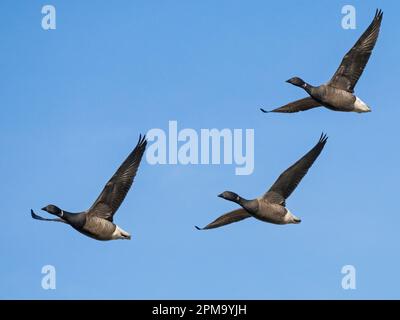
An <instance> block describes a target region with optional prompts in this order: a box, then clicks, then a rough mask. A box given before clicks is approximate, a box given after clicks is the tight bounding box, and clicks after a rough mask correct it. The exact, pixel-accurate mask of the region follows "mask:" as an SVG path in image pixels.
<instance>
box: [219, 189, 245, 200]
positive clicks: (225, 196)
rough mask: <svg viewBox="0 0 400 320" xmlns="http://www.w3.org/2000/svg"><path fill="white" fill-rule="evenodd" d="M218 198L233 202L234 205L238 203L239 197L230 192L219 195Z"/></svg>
mask: <svg viewBox="0 0 400 320" xmlns="http://www.w3.org/2000/svg"><path fill="white" fill-rule="evenodd" d="M218 197H220V198H222V199H225V200H229V201H233V202H236V203H238V202H239V201H240V196H239V195H237V194H236V193H234V192H231V191H224V192H222V193H221V194H219V195H218Z"/></svg>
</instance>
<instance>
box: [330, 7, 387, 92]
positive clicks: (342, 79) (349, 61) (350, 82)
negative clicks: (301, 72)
mask: <svg viewBox="0 0 400 320" xmlns="http://www.w3.org/2000/svg"><path fill="white" fill-rule="evenodd" d="M382 18H383V12H382V10H376V12H375V17H374V20H372V22H371V24H370V25H369V27H368V28H367V30H365V32H364V33H363V34H362V35H361V37H360V38H359V39H358V41H357V42H356V44H355V45H354V46H353V48H351V49H350V51H349V52H347V54H346V55H345V56H344V58H343V60H342V62H341V64H340V66H339V68H338V69H337V70H336V72H335V74H334V75H333V77H332V79H331V80H330V81H329V83H328V84H329V85H331V86H332V87H335V88H338V89H342V90H346V91H348V92H351V93H352V92H353V91H354V87H355V85H356V84H357V81H358V79H359V78H360V77H361V74H362V73H363V71H364V68H365V66H366V64H367V62H368V60H369V57H370V56H371V53H372V50H373V49H374V46H375V43H376V40H377V39H378V35H379V29H380V26H381V22H382Z"/></svg>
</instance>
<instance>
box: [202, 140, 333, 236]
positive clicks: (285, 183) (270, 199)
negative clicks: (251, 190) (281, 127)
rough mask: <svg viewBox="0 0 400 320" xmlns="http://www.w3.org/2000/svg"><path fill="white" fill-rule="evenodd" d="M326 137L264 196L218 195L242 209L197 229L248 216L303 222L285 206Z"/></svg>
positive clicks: (212, 226)
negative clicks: (249, 198) (246, 197)
mask: <svg viewBox="0 0 400 320" xmlns="http://www.w3.org/2000/svg"><path fill="white" fill-rule="evenodd" d="M327 139H328V138H327V136H326V135H325V134H322V135H321V137H320V139H319V141H318V143H317V144H316V145H315V146H314V148H312V149H311V150H310V151H309V152H308V153H307V154H306V155H305V156H303V157H302V158H301V159H300V160H298V161H297V162H296V163H295V164H293V165H292V166H291V167H290V168H288V169H287V170H286V171H284V172H283V173H282V174H281V175H280V176H279V178H278V179H277V180H276V181H275V183H274V184H273V185H272V187H271V188H270V189H269V190H268V191H267V192H266V193H265V194H264V195H262V196H261V197H259V198H256V199H253V200H246V199H244V198H242V197H241V196H239V195H237V194H236V193H234V192H231V191H225V192H223V193H221V194H220V195H218V197H221V198H223V199H225V200H229V201H233V202H235V203H237V204H239V205H240V206H241V207H242V208H240V209H236V210H234V211H231V212H229V213H227V214H224V215H222V216H220V217H219V218H218V219H216V220H214V221H213V222H211V223H210V224H208V225H207V226H205V227H204V228H199V227H197V226H196V229H198V230H205V229H213V228H218V227H221V226H224V225H226V224H229V223H232V222H237V221H240V220H243V219H246V218H249V217H254V218H257V219H259V220H261V221H265V222H270V223H274V224H288V223H295V224H297V223H300V222H301V220H300V219H299V218H298V217H296V216H295V215H293V214H292V213H291V212H290V211H289V209H287V208H286V203H285V201H286V199H287V198H288V197H289V196H290V194H291V193H292V192H293V191H294V189H296V187H297V185H298V184H299V183H300V181H301V179H302V178H303V177H304V176H305V175H306V173H307V171H308V169H310V167H311V166H312V165H313V163H314V161H315V160H316V159H317V157H318V156H319V154H320V153H321V151H322V149H323V148H324V146H325V143H326V140H327Z"/></svg>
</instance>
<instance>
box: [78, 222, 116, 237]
mask: <svg viewBox="0 0 400 320" xmlns="http://www.w3.org/2000/svg"><path fill="white" fill-rule="evenodd" d="M116 228H117V227H116V225H115V224H114V223H112V222H110V221H108V220H105V219H102V218H97V217H91V218H89V219H86V223H85V224H84V226H83V227H82V228H80V229H77V230H78V231H79V232H81V233H83V234H84V235H86V236H88V237H90V238H93V239H96V240H102V241H106V240H113V239H114V238H113V234H114V232H115V230H116Z"/></svg>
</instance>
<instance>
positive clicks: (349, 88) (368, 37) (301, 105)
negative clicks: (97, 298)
mask: <svg viewBox="0 0 400 320" xmlns="http://www.w3.org/2000/svg"><path fill="white" fill-rule="evenodd" d="M382 18H383V12H382V11H381V10H376V13H375V16H374V19H373V20H372V22H371V24H370V25H369V27H368V28H367V29H366V30H365V32H364V33H363V34H362V35H361V37H360V38H359V39H358V41H357V42H356V43H355V45H354V46H353V47H352V48H351V49H350V51H349V52H347V54H346V55H345V56H344V58H343V59H342V62H341V64H340V66H339V68H338V69H337V70H336V72H335V74H334V75H333V77H332V78H331V79H330V80H329V81H328V82H327V83H325V84H322V85H320V86H315V87H314V86H312V85H310V84H309V83H307V82H305V81H304V80H303V79H301V78H299V77H293V78H291V79H289V80H287V81H286V82H288V83H290V84H292V85H294V86H297V87H300V88H302V89H303V90H305V91H306V92H307V93H308V95H309V97H306V98H303V99H300V100H296V101H293V102H290V103H288V104H286V105H284V106H282V107H279V108H276V109H273V110H271V111H266V110H264V109H261V111H262V112H265V113H267V112H282V113H294V112H299V111H306V110H310V109H313V108H317V107H322V106H323V107H326V108H328V109H330V110H333V111H343V112H357V113H364V112H370V111H371V108H370V107H369V106H368V105H367V104H366V103H365V102H364V101H362V100H361V99H360V98H359V97H357V96H356V95H355V94H354V87H355V86H356V84H357V82H358V80H359V78H360V77H361V75H362V73H363V71H364V68H365V66H366V65H367V63H368V60H369V57H370V56H371V53H372V50H373V49H374V47H375V44H376V41H377V39H378V35H379V30H380V26H381V22H382Z"/></svg>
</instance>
